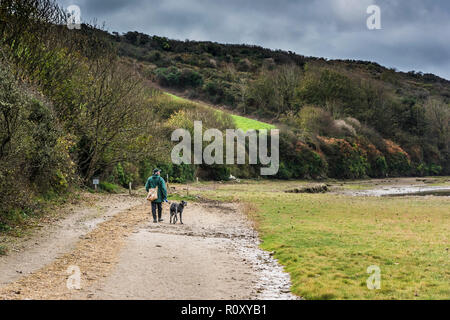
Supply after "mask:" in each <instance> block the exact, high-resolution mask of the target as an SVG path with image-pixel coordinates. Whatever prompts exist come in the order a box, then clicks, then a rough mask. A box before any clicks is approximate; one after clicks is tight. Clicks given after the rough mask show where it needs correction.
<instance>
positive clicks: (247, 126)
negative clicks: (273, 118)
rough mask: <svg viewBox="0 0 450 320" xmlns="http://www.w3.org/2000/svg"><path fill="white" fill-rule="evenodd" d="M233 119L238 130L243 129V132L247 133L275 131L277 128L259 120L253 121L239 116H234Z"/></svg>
mask: <svg viewBox="0 0 450 320" xmlns="http://www.w3.org/2000/svg"><path fill="white" fill-rule="evenodd" d="M231 117H232V118H233V119H234V123H235V124H236V128H238V129H242V131H244V132H247V131H248V130H252V129H253V130H261V129H267V130H271V129H275V128H276V127H275V126H274V125H273V124H269V123H265V122H261V121H258V120H253V119H250V118H246V117H242V116H237V115H234V114H232V115H231Z"/></svg>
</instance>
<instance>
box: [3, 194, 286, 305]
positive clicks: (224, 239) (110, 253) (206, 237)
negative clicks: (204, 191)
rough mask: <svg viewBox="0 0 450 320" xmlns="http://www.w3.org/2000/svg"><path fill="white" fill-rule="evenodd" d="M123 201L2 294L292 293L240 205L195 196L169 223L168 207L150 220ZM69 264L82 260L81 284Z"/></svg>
mask: <svg viewBox="0 0 450 320" xmlns="http://www.w3.org/2000/svg"><path fill="white" fill-rule="evenodd" d="M130 199H131V198H130ZM122 201H123V202H124V203H127V205H125V204H123V206H125V207H128V208H129V209H127V210H125V211H122V212H119V213H115V214H114V215H112V216H110V218H109V219H105V221H104V222H101V223H97V224H95V228H93V229H92V230H91V231H90V232H88V233H86V234H85V235H84V236H82V237H81V239H79V241H78V242H76V243H75V244H72V246H71V248H69V250H67V251H65V253H64V254H63V255H59V256H57V257H53V256H54V255H57V254H54V255H51V256H52V257H53V258H54V260H53V261H51V262H48V263H47V264H46V265H45V266H43V267H42V268H40V269H39V270H37V271H34V272H32V273H31V274H29V275H25V276H23V275H22V277H20V278H19V279H15V278H14V279H13V278H10V279H9V280H10V281H9V284H8V285H6V286H4V287H3V288H1V289H0V298H5V299H265V298H270V299H293V298H294V297H293V296H292V295H291V294H290V293H289V286H290V281H289V276H288V275H287V274H286V273H284V272H283V270H282V268H281V267H280V266H279V265H278V264H277V263H276V261H274V260H273V259H272V258H271V257H270V256H269V255H268V254H267V253H266V252H263V251H261V250H260V249H259V248H258V237H257V234H256V233H255V231H254V230H253V229H252V227H251V225H250V223H249V222H248V220H247V219H246V217H245V216H244V215H243V214H241V211H240V210H239V207H238V205H236V204H219V203H202V204H194V203H190V204H189V205H188V207H187V208H186V210H185V213H184V222H185V225H170V224H168V222H167V221H168V212H167V211H168V208H167V207H166V208H165V209H164V215H165V218H166V221H165V222H163V223H160V224H153V223H151V222H150V219H149V210H148V209H149V208H148V205H146V204H145V203H144V202H143V200H142V199H140V205H139V206H137V207H133V208H132V209H130V207H131V206H133V205H136V201H135V200H133V201H131V202H129V201H127V200H126V198H124V199H122ZM143 203H144V204H143ZM115 209H116V208H115ZM97 220H98V218H97ZM90 221H93V220H90ZM62 249H64V248H59V250H62ZM38 251H39V250H38ZM25 252H26V251H24V253H25ZM55 252H59V251H58V250H55ZM22 259H23V258H22ZM8 260H11V261H18V260H17V258H15V259H14V258H13V259H8V258H6V259H4V261H3V265H2V271H3V270H4V269H3V267H4V266H5V267H7V268H11V267H14V266H15V265H14V264H13V263H11V262H8ZM69 266H77V267H79V269H80V271H81V290H69V289H68V288H67V285H66V283H67V278H68V275H69V274H68V271H67V269H68V267H69ZM15 267H17V266H15ZM21 267H22V266H21ZM13 269H15V268H12V269H10V270H9V272H10V273H14V272H15V270H14V271H13ZM22 269H23V268H22Z"/></svg>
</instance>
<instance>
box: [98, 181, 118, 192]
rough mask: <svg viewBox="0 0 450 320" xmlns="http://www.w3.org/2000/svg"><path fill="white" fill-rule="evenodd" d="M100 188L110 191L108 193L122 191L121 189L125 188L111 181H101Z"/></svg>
mask: <svg viewBox="0 0 450 320" xmlns="http://www.w3.org/2000/svg"><path fill="white" fill-rule="evenodd" d="M99 188H100V190H102V191H105V192H108V193H120V191H121V190H122V189H123V188H122V187H121V186H119V185H117V184H114V183H109V182H104V181H102V182H100V185H99Z"/></svg>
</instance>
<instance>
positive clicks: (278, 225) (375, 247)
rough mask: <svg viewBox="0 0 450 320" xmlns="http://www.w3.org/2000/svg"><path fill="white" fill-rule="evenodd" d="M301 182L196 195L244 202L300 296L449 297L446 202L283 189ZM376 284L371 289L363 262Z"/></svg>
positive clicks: (448, 212) (227, 187)
mask: <svg viewBox="0 0 450 320" xmlns="http://www.w3.org/2000/svg"><path fill="white" fill-rule="evenodd" d="M299 184H300V183H299V182H262V183H255V182H252V183H249V184H247V183H245V184H224V185H216V186H215V188H214V190H208V188H205V187H202V188H201V191H198V192H199V194H201V195H203V196H205V197H208V198H213V199H216V200H223V201H230V200H237V201H240V202H243V203H244V204H245V207H246V211H247V213H248V215H249V216H250V217H251V218H252V219H253V220H254V221H255V223H256V226H257V229H258V230H259V232H260V236H261V238H262V241H263V243H262V247H263V249H265V250H268V251H273V252H274V257H275V258H277V259H279V261H280V262H281V263H282V264H283V265H284V266H285V267H286V270H287V271H288V272H289V273H290V274H291V278H292V283H293V286H292V290H293V292H294V293H295V294H297V295H299V296H302V297H304V298H306V299H449V298H450V263H449V261H450V259H449V246H450V243H449V235H450V210H449V208H450V200H449V199H448V198H446V197H432V198H426V197H422V198H421V197H408V198H398V197H396V198H394V197H393V198H390V197H387V198H384V197H383V198H375V197H351V196H344V195H336V194H317V195H315V194H288V193H284V192H283V190H286V189H287V188H290V187H292V186H293V185H299ZM372 265H376V266H379V267H380V269H381V289H380V290H369V289H368V288H367V284H366V280H367V278H368V277H369V276H370V275H369V274H368V273H367V268H368V267H369V266H372Z"/></svg>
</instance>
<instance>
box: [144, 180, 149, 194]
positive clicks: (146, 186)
mask: <svg viewBox="0 0 450 320" xmlns="http://www.w3.org/2000/svg"><path fill="white" fill-rule="evenodd" d="M145 190H147V192H148V190H150V179H147V183H146V184H145Z"/></svg>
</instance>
